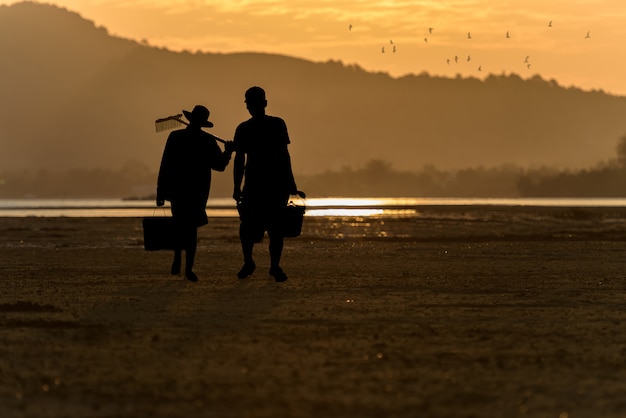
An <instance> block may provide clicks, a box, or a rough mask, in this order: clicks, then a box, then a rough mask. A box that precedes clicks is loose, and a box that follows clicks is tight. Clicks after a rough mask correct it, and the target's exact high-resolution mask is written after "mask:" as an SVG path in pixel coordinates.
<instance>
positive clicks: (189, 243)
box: [156, 105, 233, 282]
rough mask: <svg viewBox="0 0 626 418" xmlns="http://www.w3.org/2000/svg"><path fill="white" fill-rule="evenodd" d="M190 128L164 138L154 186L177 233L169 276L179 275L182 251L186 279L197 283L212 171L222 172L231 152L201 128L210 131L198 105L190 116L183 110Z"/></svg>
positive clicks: (230, 146) (229, 145) (204, 111)
mask: <svg viewBox="0 0 626 418" xmlns="http://www.w3.org/2000/svg"><path fill="white" fill-rule="evenodd" d="M183 113H184V115H185V117H186V118H187V119H188V120H189V125H188V126H187V127H186V128H184V129H179V130H176V131H172V132H171V133H170V135H169V137H168V138H167V143H166V145H165V150H164V151H163V158H162V160H161V168H160V170H159V178H158V182H157V197H156V200H157V206H163V205H164V203H165V200H169V201H170V202H171V205H172V217H173V218H174V223H175V225H176V228H177V231H178V233H179V236H178V237H177V238H178V242H177V245H178V248H177V249H176V250H174V261H173V263H172V270H171V273H172V274H173V275H177V274H179V273H180V269H181V261H182V250H185V277H186V278H187V280H189V281H192V282H196V281H198V277H197V276H196V274H195V273H194V272H193V264H194V260H195V256H196V247H197V240H198V227H200V226H202V225H206V224H207V223H208V219H207V215H206V203H207V200H208V198H209V190H210V188H211V170H216V171H224V169H225V168H226V166H227V165H228V162H229V161H230V157H231V154H232V152H233V142H232V141H228V142H226V145H225V147H224V148H225V150H224V152H222V150H221V148H220V147H219V145H217V142H216V140H215V137H214V136H213V135H211V134H209V133H207V132H204V131H203V130H202V128H211V127H213V123H212V122H209V110H208V109H207V108H206V107H204V106H200V105H197V106H195V107H194V108H193V110H192V111H191V112H188V111H186V110H183Z"/></svg>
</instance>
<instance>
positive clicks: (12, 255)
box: [0, 207, 626, 418]
mask: <svg viewBox="0 0 626 418" xmlns="http://www.w3.org/2000/svg"><path fill="white" fill-rule="evenodd" d="M625 220H626V210H625V209H611V208H603V209H575V208H552V209H550V208H518V207H510V208H501V207H471V208H464V207H425V208H421V209H420V210H419V211H418V213H417V214H414V215H412V216H407V217H397V218H312V217H308V218H306V219H305V225H304V231H303V235H302V236H301V237H299V238H295V239H288V240H287V241H286V245H285V252H284V258H283V268H284V269H285V271H286V272H287V273H288V274H289V280H288V281H287V282H285V283H274V282H273V280H272V279H271V277H269V276H268V275H267V271H268V268H269V257H268V252H267V243H268V242H267V239H266V240H265V241H264V242H263V243H262V244H259V245H258V246H257V248H256V250H255V258H256V262H257V270H256V272H255V273H254V275H253V276H251V277H250V278H248V279H246V280H238V279H237V278H236V272H237V271H238V269H239V267H240V266H241V255H240V249H239V241H238V238H237V228H238V220H237V219H233V218H213V219H210V223H209V225H208V226H206V227H203V228H202V229H201V230H200V238H199V252H198V257H197V267H196V272H197V274H198V276H199V277H200V281H199V282H198V283H195V284H194V283H190V282H188V281H186V280H185V279H184V278H183V277H182V276H171V275H170V274H169V268H170V263H171V253H170V252H166V251H157V252H147V251H145V250H144V249H143V241H142V229H141V219H138V218H37V217H30V218H0V417H5V418H10V417H364V418H369V417H517V416H524V417H553V418H559V417H560V418H565V417H568V418H583V417H588V418H598V417H600V418H612V417H615V418H624V417H626V321H625V319H626V269H625V267H626V261H625V258H624V255H625V254H626V222H625Z"/></svg>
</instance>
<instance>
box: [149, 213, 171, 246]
mask: <svg viewBox="0 0 626 418" xmlns="http://www.w3.org/2000/svg"><path fill="white" fill-rule="evenodd" d="M143 246H144V249H145V250H146V251H158V250H175V249H176V247H177V246H178V238H177V232H176V226H175V225H174V218H173V217H171V216H146V217H145V218H143Z"/></svg>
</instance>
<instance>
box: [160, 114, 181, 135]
mask: <svg viewBox="0 0 626 418" xmlns="http://www.w3.org/2000/svg"><path fill="white" fill-rule="evenodd" d="M182 117H183V114H182V113H179V114H178V115H173V116H168V117H166V118H161V119H157V120H155V121H154V127H155V128H156V131H157V132H162V131H167V130H170V129H176V128H180V127H181V126H185V125H187V123H186V122H185V121H183V120H182Z"/></svg>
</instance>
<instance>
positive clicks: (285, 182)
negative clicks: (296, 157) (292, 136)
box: [234, 115, 295, 200]
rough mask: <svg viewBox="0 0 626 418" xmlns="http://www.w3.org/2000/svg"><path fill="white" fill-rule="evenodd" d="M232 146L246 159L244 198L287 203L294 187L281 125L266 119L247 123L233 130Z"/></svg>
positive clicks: (277, 120) (273, 118)
mask: <svg viewBox="0 0 626 418" xmlns="http://www.w3.org/2000/svg"><path fill="white" fill-rule="evenodd" d="M234 142H235V149H236V150H237V152H243V153H245V155H246V165H245V170H244V187H243V195H244V198H246V197H248V198H251V199H254V200H257V199H263V200H266V199H281V200H282V199H287V198H288V196H289V193H290V192H291V191H293V189H294V187H295V185H294V178H293V173H292V172H291V161H290V157H289V151H288V150H287V145H289V143H290V141H289V134H288V133H287V125H286V124H285V121H284V120H283V119H281V118H279V117H276V116H268V115H265V116H261V117H253V118H251V119H248V120H247V121H245V122H242V123H241V124H240V125H239V126H238V127H237V130H236V131H235V137H234Z"/></svg>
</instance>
